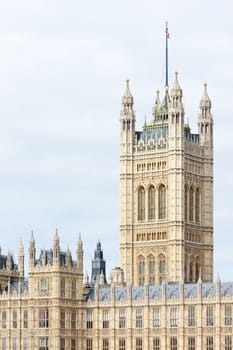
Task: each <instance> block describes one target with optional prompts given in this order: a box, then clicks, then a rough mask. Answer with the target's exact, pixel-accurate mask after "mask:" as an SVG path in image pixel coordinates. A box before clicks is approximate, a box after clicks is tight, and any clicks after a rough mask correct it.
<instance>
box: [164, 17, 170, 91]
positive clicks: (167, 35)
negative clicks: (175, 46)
mask: <svg viewBox="0 0 233 350" xmlns="http://www.w3.org/2000/svg"><path fill="white" fill-rule="evenodd" d="M165 23H166V31H165V33H166V82H165V86H168V40H167V39H168V37H169V33H168V22H167V21H166V22H165Z"/></svg>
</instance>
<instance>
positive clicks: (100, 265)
mask: <svg viewBox="0 0 233 350" xmlns="http://www.w3.org/2000/svg"><path fill="white" fill-rule="evenodd" d="M101 274H102V275H103V276H104V283H107V280H106V268H105V260H104V259H103V251H102V249H101V243H100V241H98V242H97V246H96V250H95V253H94V260H92V271H91V283H93V284H94V283H96V282H98V281H99V279H100V275H101Z"/></svg>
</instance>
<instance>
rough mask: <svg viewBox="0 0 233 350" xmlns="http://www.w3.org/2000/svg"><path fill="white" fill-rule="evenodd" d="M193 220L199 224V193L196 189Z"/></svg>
mask: <svg viewBox="0 0 233 350" xmlns="http://www.w3.org/2000/svg"><path fill="white" fill-rule="evenodd" d="M195 219H196V222H197V223H199V222H200V193H199V189H198V188H197V189H196V193H195Z"/></svg>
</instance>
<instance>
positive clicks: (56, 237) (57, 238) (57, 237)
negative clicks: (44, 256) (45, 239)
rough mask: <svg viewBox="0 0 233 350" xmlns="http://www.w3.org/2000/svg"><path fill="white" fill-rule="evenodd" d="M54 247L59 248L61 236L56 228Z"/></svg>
mask: <svg viewBox="0 0 233 350" xmlns="http://www.w3.org/2000/svg"><path fill="white" fill-rule="evenodd" d="M53 244H54V246H59V236H58V229H57V228H56V231H55V235H54V239H53Z"/></svg>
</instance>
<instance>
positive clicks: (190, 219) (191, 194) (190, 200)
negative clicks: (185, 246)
mask: <svg viewBox="0 0 233 350" xmlns="http://www.w3.org/2000/svg"><path fill="white" fill-rule="evenodd" d="M189 221H193V188H192V187H190V190H189Z"/></svg>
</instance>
